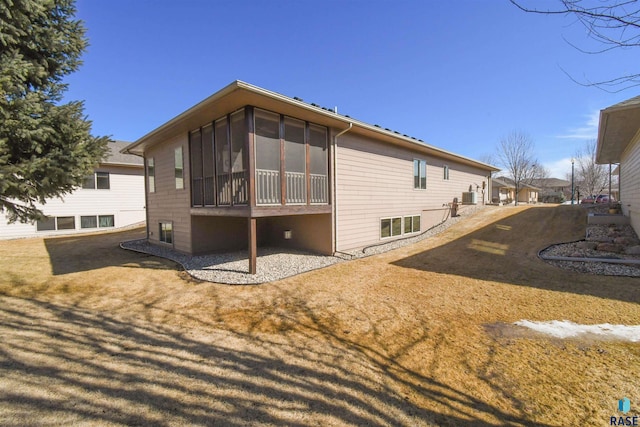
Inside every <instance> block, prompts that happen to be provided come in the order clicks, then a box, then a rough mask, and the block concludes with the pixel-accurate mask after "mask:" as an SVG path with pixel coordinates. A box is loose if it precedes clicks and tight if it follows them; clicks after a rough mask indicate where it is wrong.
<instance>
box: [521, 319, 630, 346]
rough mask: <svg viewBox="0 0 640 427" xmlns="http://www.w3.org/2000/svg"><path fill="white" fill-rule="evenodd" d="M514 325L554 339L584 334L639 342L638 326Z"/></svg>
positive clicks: (522, 321)
mask: <svg viewBox="0 0 640 427" xmlns="http://www.w3.org/2000/svg"><path fill="white" fill-rule="evenodd" d="M514 324H515V325H518V326H524V327H525V328H529V329H533V330H535V331H537V332H541V333H543V334H547V335H551V336H553V337H556V338H572V337H577V336H580V335H585V334H594V335H601V336H603V338H611V339H619V340H624V341H631V342H640V326H628V325H611V324H609V323H603V324H600V325H580V324H578V323H573V322H570V321H568V320H562V321H560V320H551V321H549V322H533V321H531V320H519V321H517V322H514Z"/></svg>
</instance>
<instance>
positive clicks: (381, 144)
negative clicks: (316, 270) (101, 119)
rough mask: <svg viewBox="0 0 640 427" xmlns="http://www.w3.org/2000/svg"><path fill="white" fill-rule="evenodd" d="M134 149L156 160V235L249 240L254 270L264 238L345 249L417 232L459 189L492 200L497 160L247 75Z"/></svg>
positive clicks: (191, 249) (219, 246) (186, 241)
mask: <svg viewBox="0 0 640 427" xmlns="http://www.w3.org/2000/svg"><path fill="white" fill-rule="evenodd" d="M126 152H128V153H132V154H137V155H141V156H144V158H145V161H146V171H147V190H148V191H147V233H148V239H149V241H150V242H152V243H155V244H159V245H166V246H169V247H172V248H174V249H175V250H178V251H181V252H186V253H190V254H201V253H207V252H212V251H221V250H234V249H244V248H248V249H249V260H250V271H251V272H254V271H255V256H256V248H257V246H263V245H265V246H266V245H277V246H284V247H295V248H301V249H306V250H310V251H314V252H318V253H322V254H333V253H335V252H338V251H345V250H350V249H354V248H361V247H365V246H368V245H374V244H378V243H383V242H386V241H389V240H393V239H397V238H400V237H405V236H411V235H416V234H418V233H420V232H421V231H425V230H427V229H428V228H429V227H431V226H433V225H435V224H437V223H439V222H441V221H443V220H444V219H446V218H447V216H448V215H449V210H450V204H451V203H452V201H453V199H454V198H458V200H459V201H462V200H463V198H464V199H465V200H468V201H471V202H474V201H475V202H476V203H478V202H479V203H484V202H485V200H484V194H485V193H484V189H485V188H487V194H489V191H490V190H489V184H490V182H489V181H490V176H491V173H492V172H493V171H496V170H497V169H496V168H495V167H493V166H491V165H487V164H484V163H481V162H478V161H475V160H472V159H468V158H466V157H462V156H459V155H457V154H454V153H450V152H447V151H445V150H442V149H439V148H436V147H433V146H431V145H427V144H424V143H423V142H422V141H420V140H417V139H415V138H411V137H409V136H406V135H402V134H399V133H397V132H393V131H391V130H388V129H382V128H380V127H379V126H375V125H369V124H366V123H363V122H360V121H358V120H354V119H352V118H350V117H349V116H344V115H340V114H337V113H336V112H334V110H331V109H327V108H322V107H320V106H317V105H315V104H307V103H305V102H303V101H302V100H300V99H298V98H289V97H286V96H283V95H281V94H278V93H275V92H271V91H268V90H265V89H261V88H259V87H256V86H252V85H250V84H247V83H244V82H240V81H236V82H233V83H231V84H230V85H228V86H227V87H225V88H223V89H222V90H220V91H219V92H217V93H215V94H213V95H212V96H210V97H209V98H207V99H205V100H204V101H202V102H200V103H199V104H197V105H195V106H194V107H192V108H190V109H189V110H187V111H185V112H183V113H182V114H180V115H179V116H177V117H175V118H173V119H171V120H170V121H168V122H167V123H165V124H163V125H162V126H160V127H159V128H157V129H155V130H153V131H151V132H150V133H149V134H147V135H145V136H143V137H142V138H140V139H139V140H138V141H136V142H135V143H133V144H132V145H131V146H129V147H128V148H127V149H126ZM470 189H472V191H473V195H472V196H471V195H470V194H469V193H470V191H469V190H470ZM475 189H478V192H477V193H476V191H475Z"/></svg>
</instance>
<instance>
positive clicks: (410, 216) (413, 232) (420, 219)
mask: <svg viewBox="0 0 640 427" xmlns="http://www.w3.org/2000/svg"><path fill="white" fill-rule="evenodd" d="M416 217H417V218H419V219H418V221H420V227H418V229H417V230H414V229H413V225H414V221H413V219H414V218H416ZM407 218H411V231H409V232H407V231H405V230H406V219H407ZM421 228H422V215H420V214H409V215H404V216H403V217H402V234H403V235H404V234H417V233H420V229H421Z"/></svg>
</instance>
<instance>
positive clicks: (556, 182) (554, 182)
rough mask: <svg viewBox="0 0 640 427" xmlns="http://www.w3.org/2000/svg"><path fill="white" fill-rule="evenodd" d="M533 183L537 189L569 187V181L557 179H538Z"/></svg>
mask: <svg viewBox="0 0 640 427" xmlns="http://www.w3.org/2000/svg"><path fill="white" fill-rule="evenodd" d="M534 182H535V184H536V185H537V186H539V187H568V186H570V185H571V182H570V181H567V180H566V179H558V178H540V179H536V180H535V181H534Z"/></svg>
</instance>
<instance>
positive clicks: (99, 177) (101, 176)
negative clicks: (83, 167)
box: [82, 172, 111, 190]
mask: <svg viewBox="0 0 640 427" xmlns="http://www.w3.org/2000/svg"><path fill="white" fill-rule="evenodd" d="M110 187H111V185H110V182H109V172H94V173H93V174H91V175H89V176H87V177H86V178H85V179H84V182H83V183H82V188H84V189H85V190H95V189H96V188H97V189H98V190H109V189H110Z"/></svg>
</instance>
